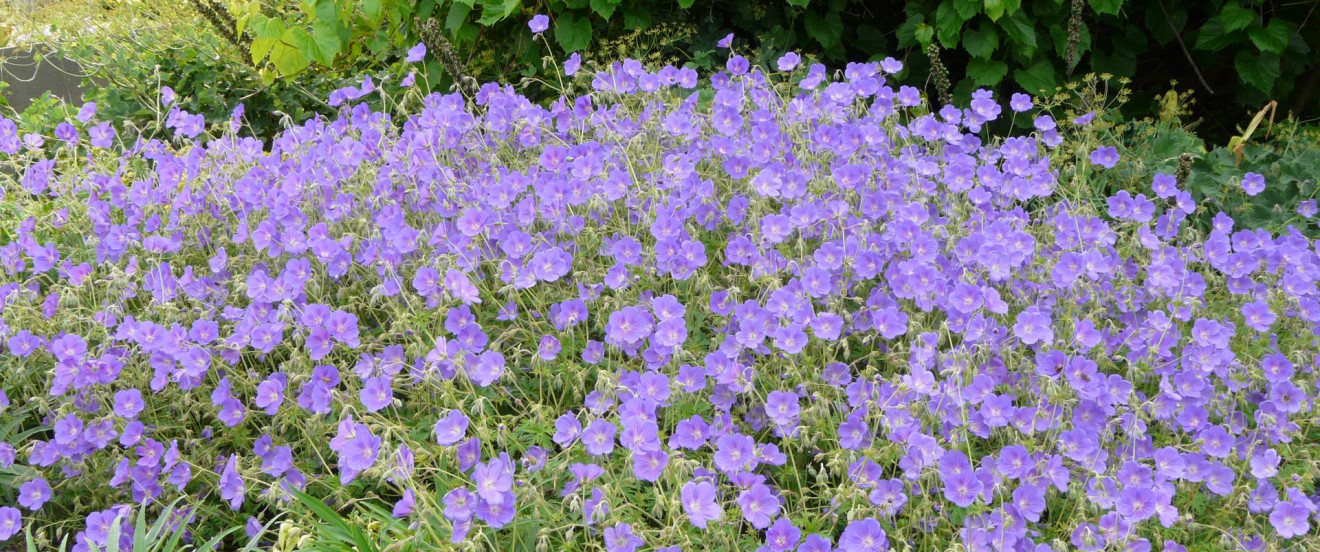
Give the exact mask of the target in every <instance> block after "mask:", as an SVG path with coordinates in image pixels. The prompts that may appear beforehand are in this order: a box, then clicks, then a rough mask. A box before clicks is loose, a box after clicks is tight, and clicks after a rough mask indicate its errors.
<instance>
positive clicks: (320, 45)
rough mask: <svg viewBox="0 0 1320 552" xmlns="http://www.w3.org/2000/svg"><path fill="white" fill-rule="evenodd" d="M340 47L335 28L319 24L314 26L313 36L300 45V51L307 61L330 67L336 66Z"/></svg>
mask: <svg viewBox="0 0 1320 552" xmlns="http://www.w3.org/2000/svg"><path fill="white" fill-rule="evenodd" d="M340 46H341V44H340V42H339V33H338V32H336V31H335V29H334V27H332V26H330V25H327V24H323V23H320V22H318V23H316V25H313V26H312V34H311V36H310V37H309V38H308V39H307V40H306V41H304V42H303V43H302V44H301V45H300V49H301V50H302V53H303V55H304V56H306V57H307V59H309V60H312V61H315V62H317V63H320V64H321V65H324V66H326V67H329V66H331V65H333V64H334V62H335V56H336V55H338V54H339V48H340Z"/></svg>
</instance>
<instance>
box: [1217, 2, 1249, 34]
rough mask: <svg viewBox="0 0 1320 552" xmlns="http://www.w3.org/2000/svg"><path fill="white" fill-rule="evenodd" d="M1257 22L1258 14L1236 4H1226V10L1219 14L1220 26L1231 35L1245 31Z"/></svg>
mask: <svg viewBox="0 0 1320 552" xmlns="http://www.w3.org/2000/svg"><path fill="white" fill-rule="evenodd" d="M1255 20H1256V12H1254V11H1251V10H1249V9H1247V8H1244V7H1242V6H1241V5H1239V4H1237V3H1234V2H1229V3H1227V4H1224V10H1223V11H1221V12H1219V21H1220V24H1221V25H1223V27H1224V31H1225V32H1229V33H1231V32H1233V31H1240V30H1242V29H1245V28H1247V25H1250V24H1251V22H1252V21H1255Z"/></svg>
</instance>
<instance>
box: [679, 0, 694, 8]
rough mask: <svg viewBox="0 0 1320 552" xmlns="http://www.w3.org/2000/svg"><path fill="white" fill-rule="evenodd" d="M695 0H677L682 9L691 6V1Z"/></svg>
mask: <svg viewBox="0 0 1320 552" xmlns="http://www.w3.org/2000/svg"><path fill="white" fill-rule="evenodd" d="M695 1H696V0H678V7H680V8H683V9H685V10H686V9H688V8H690V7H692V3H693V2H695Z"/></svg>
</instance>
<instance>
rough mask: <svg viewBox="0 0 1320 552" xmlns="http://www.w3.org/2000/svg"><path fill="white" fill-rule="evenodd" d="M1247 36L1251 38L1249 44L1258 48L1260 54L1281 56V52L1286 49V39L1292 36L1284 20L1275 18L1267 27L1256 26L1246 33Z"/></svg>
mask: <svg viewBox="0 0 1320 552" xmlns="http://www.w3.org/2000/svg"><path fill="white" fill-rule="evenodd" d="M1247 36H1249V37H1251V43H1252V44H1255V45H1256V47H1257V48H1260V49H1261V51H1262V52H1271V53H1275V54H1282V53H1283V50H1284V49H1285V48H1287V47H1288V39H1289V38H1290V37H1291V36H1292V29H1291V28H1290V27H1289V25H1288V23H1287V22H1285V21H1284V20H1282V19H1278V18H1275V19H1274V20H1273V21H1270V25H1269V26H1268V27H1259V26H1258V27H1255V28H1253V29H1251V30H1249V31H1247Z"/></svg>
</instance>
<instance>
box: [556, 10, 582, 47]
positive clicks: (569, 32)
mask: <svg viewBox="0 0 1320 552" xmlns="http://www.w3.org/2000/svg"><path fill="white" fill-rule="evenodd" d="M555 41H556V42H559V45H560V46H563V47H564V50H565V51H568V52H576V51H578V50H583V49H585V48H586V47H587V46H589V45H591V20H590V19H587V18H586V17H580V16H578V15H577V14H575V13H573V12H568V13H563V14H560V15H559V17H558V18H556V19H555Z"/></svg>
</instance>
